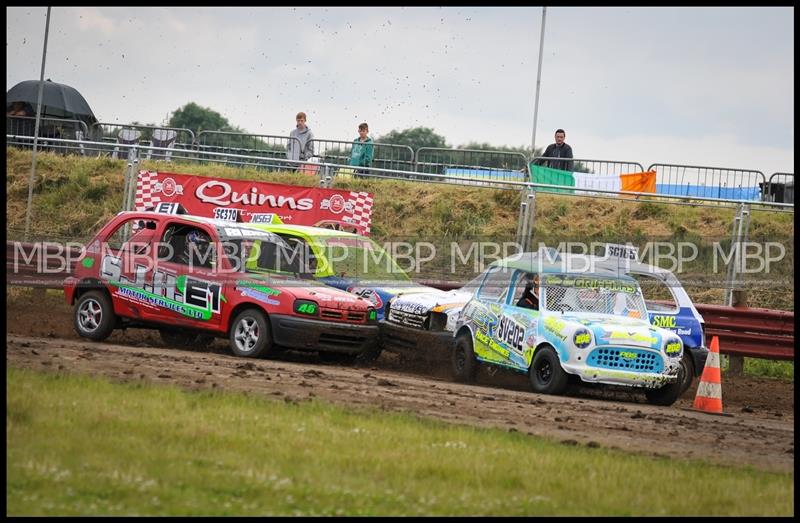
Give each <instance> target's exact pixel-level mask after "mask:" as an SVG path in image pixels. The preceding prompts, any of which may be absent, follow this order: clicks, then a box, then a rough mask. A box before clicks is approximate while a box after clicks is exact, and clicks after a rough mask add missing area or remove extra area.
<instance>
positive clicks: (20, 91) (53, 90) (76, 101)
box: [6, 79, 97, 127]
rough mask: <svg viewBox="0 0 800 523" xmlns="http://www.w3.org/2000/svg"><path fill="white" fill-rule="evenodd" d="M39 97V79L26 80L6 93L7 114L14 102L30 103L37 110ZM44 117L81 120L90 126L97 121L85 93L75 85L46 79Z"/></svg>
mask: <svg viewBox="0 0 800 523" xmlns="http://www.w3.org/2000/svg"><path fill="white" fill-rule="evenodd" d="M38 98H39V80H25V81H24V82H20V83H18V84H17V85H15V86H14V87H12V88H11V89H9V90H8V92H7V93H6V114H8V110H9V109H10V107H11V105H12V104H13V103H14V102H25V103H28V104H30V106H31V107H32V108H33V111H34V112H35V111H36V104H37V101H38ZM42 117H53V118H67V119H71V120H81V121H83V122H85V123H86V125H87V126H90V127H91V125H92V124H93V123H95V122H97V118H96V117H95V115H94V113H93V112H92V109H91V108H90V107H89V104H88V103H86V100H85V99H84V98H83V95H82V94H81V93H79V92H78V91H77V89H75V88H74V87H70V86H68V85H64V84H59V83H56V82H54V81H52V80H50V79H47V80H45V82H44V89H43V91H42Z"/></svg>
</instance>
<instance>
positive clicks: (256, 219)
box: [250, 212, 275, 223]
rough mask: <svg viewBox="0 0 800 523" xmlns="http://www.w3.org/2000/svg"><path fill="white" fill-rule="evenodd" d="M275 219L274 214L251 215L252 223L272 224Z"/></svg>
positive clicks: (255, 213) (259, 213)
mask: <svg viewBox="0 0 800 523" xmlns="http://www.w3.org/2000/svg"><path fill="white" fill-rule="evenodd" d="M274 219H275V213H273V212H254V213H253V214H251V215H250V223H272V221H273V220H274Z"/></svg>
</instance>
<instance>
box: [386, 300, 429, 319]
mask: <svg viewBox="0 0 800 523" xmlns="http://www.w3.org/2000/svg"><path fill="white" fill-rule="evenodd" d="M392 310H396V311H400V312H407V313H409V314H416V315H419V316H423V315H424V314H425V313H426V312H428V307H427V306H425V305H422V304H421V303H414V302H408V301H401V302H397V301H394V302H392Z"/></svg>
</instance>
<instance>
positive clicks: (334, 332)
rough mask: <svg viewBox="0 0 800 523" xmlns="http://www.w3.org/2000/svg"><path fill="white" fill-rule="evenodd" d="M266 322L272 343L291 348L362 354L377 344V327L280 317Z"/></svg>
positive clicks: (273, 317) (271, 317) (277, 315)
mask: <svg viewBox="0 0 800 523" xmlns="http://www.w3.org/2000/svg"><path fill="white" fill-rule="evenodd" d="M269 319H270V324H271V326H272V339H273V341H274V342H275V343H276V344H278V345H281V346H283V347H287V348H290V349H297V350H313V351H317V350H324V351H327V352H340V353H344V354H361V353H362V352H365V351H368V350H371V349H373V348H375V347H376V346H377V344H378V336H379V331H378V326H377V325H351V324H346V323H333V322H330V321H321V320H312V319H308V318H296V317H294V316H285V315H280V314H273V315H271V316H270V317H269Z"/></svg>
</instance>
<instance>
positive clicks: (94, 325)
mask: <svg viewBox="0 0 800 523" xmlns="http://www.w3.org/2000/svg"><path fill="white" fill-rule="evenodd" d="M73 323H74V326H75V330H76V331H77V333H78V335H80V336H81V337H82V338H88V339H90V340H94V341H103V340H104V339H106V338H108V337H109V336H110V335H111V333H112V332H113V331H114V326H115V325H116V324H117V316H116V314H114V306H113V305H112V303H111V298H110V297H109V296H108V294H107V293H106V292H104V291H101V290H92V291H88V292H86V293H84V294H82V295H81V296H80V298H78V303H76V304H75V311H74V322H73Z"/></svg>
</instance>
